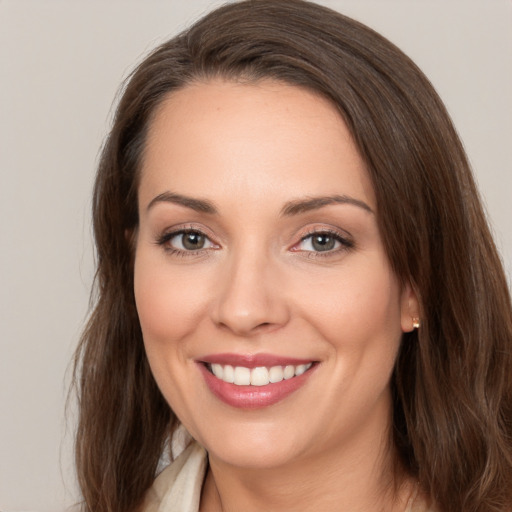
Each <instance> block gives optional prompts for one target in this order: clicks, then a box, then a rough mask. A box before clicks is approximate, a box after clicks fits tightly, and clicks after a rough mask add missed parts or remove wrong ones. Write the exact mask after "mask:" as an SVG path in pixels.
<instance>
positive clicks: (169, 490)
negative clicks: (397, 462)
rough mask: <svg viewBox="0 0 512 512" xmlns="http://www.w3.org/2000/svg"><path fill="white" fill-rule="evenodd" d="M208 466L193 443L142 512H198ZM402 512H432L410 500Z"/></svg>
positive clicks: (163, 476) (157, 482)
mask: <svg viewBox="0 0 512 512" xmlns="http://www.w3.org/2000/svg"><path fill="white" fill-rule="evenodd" d="M207 466H208V463H207V457H206V451H205V449H204V448H202V447H201V446H199V444H197V443H196V442H192V443H191V444H190V445H189V446H188V447H187V448H186V449H185V450H184V451H183V452H182V453H181V455H180V456H179V457H178V458H177V459H176V460H175V461H174V462H173V463H172V464H171V465H170V466H168V467H167V468H165V469H164V470H163V471H162V472H161V473H160V474H159V475H158V477H157V478H156V480H155V482H154V483H153V485H152V487H151V488H150V489H149V491H148V493H147V495H146V498H145V501H144V506H143V507H142V512H198V510H199V500H200V498H201V488H202V486H203V480H204V476H205V473H206V468H207ZM404 512H435V511H434V509H430V508H428V507H427V506H426V505H425V504H424V503H422V502H421V500H419V499H416V497H415V496H412V497H411V499H410V500H409V503H408V504H407V507H406V509H405V511H404Z"/></svg>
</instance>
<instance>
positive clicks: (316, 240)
mask: <svg viewBox="0 0 512 512" xmlns="http://www.w3.org/2000/svg"><path fill="white" fill-rule="evenodd" d="M348 245H349V242H348V241H346V240H344V239H343V238H341V237H340V236H339V235H337V234H333V233H324V232H318V233H311V234H310V235H308V236H305V237H304V238H303V239H302V240H301V241H300V244H298V246H297V248H298V250H299V251H306V252H329V251H336V250H337V249H340V248H341V247H342V246H348Z"/></svg>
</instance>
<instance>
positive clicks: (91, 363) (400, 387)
mask: <svg viewBox="0 0 512 512" xmlns="http://www.w3.org/2000/svg"><path fill="white" fill-rule="evenodd" d="M215 77H221V78H224V79H227V80H235V81H244V82H250V83H253V82H256V81H258V80H262V79H272V80H278V81H282V82H284V83H287V84H292V85H296V86H299V87H305V88H308V89H309V90H312V91H315V92H317V93H318V94H321V95H322V96H324V97H326V98H328V99H329V100H330V101H331V102H332V104H333V105H334V106H335V107H336V108H337V110H338V111H339V113H340V115H341V116H342V118H343V119H344V121H345V123H346V125H347V126H348V128H349V130H350V132H351V134H352V137H353V139H354V141H355V143H356V145H357V147H358V149H359V152H360V155H361V156H362V158H363V159H364V161H365V163H366V167H367V170H368V173H369V175H370V177H371V181H372V184H373V187H374V191H375V195H376V198H377V211H378V222H379V228H380V232H381V235H382V238H383V241H384V246H385V249H386V252H387V255H388V258H389V261H390V262H391V265H392V268H393V269H394V272H395V273H396V275H397V276H398V277H399V279H400V280H401V281H402V282H403V283H410V284H411V286H412V287H413V289H414V290H415V292H416V293H417V296H418V298H419V301H420V307H421V321H422V324H421V329H420V330H419V331H414V332H412V333H408V334H405V335H404V336H403V340H402V346H401V350H400V353H399V356H398V359H397V361H396V367H395V371H394V374H393V377H392V382H391V387H392V392H393V398H394V410H393V433H392V435H393V444H394V446H395V448H396V450H395V451H396V453H397V456H398V458H399V461H400V464H401V467H402V468H403V469H404V470H405V471H406V473H407V474H409V475H411V476H413V477H415V478H416V479H418V481H419V483H420V485H421V488H422V490H423V491H424V492H425V493H426V495H427V496H428V497H429V498H430V499H431V500H432V501H433V502H434V503H435V504H436V507H437V508H438V509H439V511H441V512H448V511H449V512H491V511H494V512H497V511H500V512H504V511H505V510H510V507H511V504H512V307H511V302H510V295H509V290H508V288H507V283H506V278H505V275H504V272H503V268H502V264H501V261H500V258H499V256H498V254H497V251H496V248H495V245H494V243H493V240H492V237H491V235H490V231H489V228H488V224H487V221H486V219H485V215H484V213H483V210H482V206H481V203H480V199H479V195H478V192H477V190H476V187H475V183H474V180H473V177H472V173H471V171H470V168H469V165H468V161H467V158H466V155H465V153H464V150H463V147H462V144H461V142H460V140H459V138H458V136H457V134H456V131H455V129H454V128H453V125H452V123H451V120H450V118H449V116H448V114H447V112H446V109H445V107H444V106H443V104H442V102H441V100H440V99H439V97H438V95H437V94H436V92H435V91H434V89H433V88H432V86H431V84H430V83H429V81H428V80H427V79H426V78H425V76H424V75H423V74H422V72H421V71H420V70H419V69H418V68H417V67H416V65H415V64H414V63H413V62H412V61H411V60H410V59H409V58H408V57H406V56H405V55H404V54H403V53H402V52H401V51H400V50H399V49H398V48H396V47H395V46H394V45H393V44H391V43H390V42H389V41H387V40H386V39H384V38H383V37H382V36H380V35H379V34H377V33H375V32H374V31H373V30H371V29H369V28H367V27H365V26H364V25H362V24H360V23H358V22H356V21H354V20H351V19H349V18H346V17H344V16H342V15H341V14H338V13H336V12H334V11H332V10H329V9H327V8H324V7H320V6H318V5H315V4H312V3H308V2H304V1H301V0H249V1H243V2H238V3H231V4H228V5H226V6H223V7H221V8H219V9H217V10H215V11H213V12H211V13H210V14H208V15H206V16H205V17H204V18H202V19H201V20H200V21H198V22H197V23H196V24H195V25H193V26H192V27H191V28H190V29H189V30H186V31H185V32H183V33H181V34H180V35H178V36H177V37H174V38H173V39H171V40H170V41H168V42H166V43H165V44H163V45H161V46H160V47H159V48H157V49H156V50H155V51H153V52H152V53H151V54H150V55H149V56H148V57H147V58H145V59H144V61H143V62H142V63H141V64H140V65H139V66H138V67H137V68H136V69H135V71H134V72H133V73H132V74H131V76H130V77H129V79H128V81H127V83H126V85H125V87H124V91H123V93H122V97H121V99H120V101H119V104H118V107H117V111H116V115H115V119H114V121H113V126H112V129H111V131H110V134H109V135H108V138H107V139H106V142H105V144H104V147H103V150H102V155H101V159H100V163H99V169H98V172H97V176H96V182H95V188H94V198H93V227H94V236H95V242H96V251H97V273H96V282H95V293H94V295H93V297H94V305H93V309H92V312H91V315H90V319H89V321H88V324H87V326H86V329H85V331H84V333H83V335H82V338H81V342H80V345H79V347H78V350H77V353H76V357H75V383H76V389H77V394H78V399H79V410H80V415H79V423H78V431H77V438H76V463H77V471H78V478H79V483H80V486H81V489H82V494H83V498H84V510H87V511H90V512H131V511H135V510H137V508H138V507H139V506H140V503H141V501H142V499H143V496H144V493H145V492H146V490H147V489H148V487H149V486H150V485H151V483H152V481H153V479H154V477H155V472H156V470H157V464H158V460H159V457H160V456H161V454H162V451H163V450H164V447H165V443H166V440H168V438H169V436H170V435H171V434H172V432H173V431H174V429H175V427H176V426H177V423H178V422H177V419H176V417H175V415H174V414H173V412H172V410H171V409H170V407H169V405H168V404H167V403H166V402H165V400H164V399H163V397H162V395H161V394H160V391H159V390H158V388H157V385H156V384H155V381H154V379H153V377H152V375H151V371H150V369H149V365H148V361H147V359H146V355H145V352H144V347H143V341H142V334H141V329H140V325H139V321H138V317H137V311H136V307H135V302H134V292H133V241H132V240H131V239H130V236H128V234H129V233H131V232H133V231H134V230H135V229H136V227H137V224H138V214H137V188H138V178H139V172H140V168H141V161H142V159H143V157H144V145H145V138H146V134H147V131H148V126H149V125H150V123H151V120H152V116H153V114H154V113H155V109H156V108H157V107H158V106H159V105H160V103H161V102H162V101H163V100H164V99H165V98H166V96H167V95H168V94H169V93H171V92H172V91H176V90H177V89H180V88H183V87H186V86H187V84H191V83H193V82H198V81H202V82H204V81H208V80H209V79H211V78H215Z"/></svg>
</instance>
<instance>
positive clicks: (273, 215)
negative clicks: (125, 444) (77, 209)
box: [135, 81, 415, 467]
mask: <svg viewBox="0 0 512 512" xmlns="http://www.w3.org/2000/svg"><path fill="white" fill-rule="evenodd" d="M139 214H140V226H139V229H138V233H137V245H136V257H135V298H136V303H137V309H138V313H139V318H140V323H141V327H142V332H143V337H144V343H145V347H146V351H147V356H148V359H149V362H150V365H151V368H152V371H153V374H154V376H155V379H156V381H157V383H158V385H159V387H160V389H161V391H162V393H163V394H164V396H165V398H166V400H167V401H168V403H169V404H170V406H171V407H172V409H173V411H174V412H175V413H176V414H177V416H178V417H179V419H180V420H181V421H182V423H183V424H184V425H185V426H186V427H187V429H188V430H189V432H190V433H191V434H192V436H193V437H195V438H196V439H197V440H198V441H199V442H200V443H201V444H203V445H204V446H205V447H206V448H207V450H208V451H209V452H210V458H212V457H213V458H215V459H217V460H219V461H224V462H226V463H229V464H233V465H235V466H240V467H279V466H282V465H285V464H289V463H294V462H298V461H300V460H305V459H306V458H310V459H311V458H313V457H319V458H321V457H322V456H323V454H326V453H335V452H336V451H340V450H345V451H346V449H347V447H348V446H358V445H365V444H366V445H368V443H370V444H371V443H374V442H375V440H376V439H379V440H382V439H383V432H385V431H386V429H387V428H388V427H389V421H390V408H391V405H390V390H389V381H390V375H391V373H392V369H393V365H394V361H395V358H396V355H397V351H398V348H399V344H400V340H401V335H402V332H403V331H408V330H411V329H412V316H414V308H415V302H414V297H412V295H411V292H410V290H409V288H408V287H404V288H403V287H401V286H400V285H399V283H398V281H397V278H396V277H395V275H394V274H393V272H392V271H391V269H390V265H389V262H388V260H387V257H386V254H385V251H384V248H383V244H382V240H381V236H380V233H379V230H378V228H377V215H378V212H377V210H376V202H375V197H374V193H373V189H372V186H371V183H370V180H369V177H368V175H367V172H366V170H365V166H364V164H363V161H362V159H361V158H360V156H359V154H358V152H357V150H356V147H355V145H354V143H353V141H352V139H351V137H350V134H349V132H348V130H347V128H346V126H345V124H344V122H343V121H342V118H341V117H340V116H339V114H338V113H337V112H336V110H335V108H334V107H333V106H332V105H331V104H330V103H329V102H328V101H327V100H325V99H322V98H320V97H319V96H317V95H315V94H313V93H311V92H309V91H306V90H303V89H301V88H298V87H294V86H288V85H283V84H280V83H275V82H270V81H263V82H258V83H256V84H253V85H247V84H234V83H230V82H221V81H216V82H209V83H202V84H197V85H190V86H187V87H186V88H184V89H182V90H180V91H178V92H175V93H173V94H172V95H170V96H169V97H168V98H167V99H166V100H165V101H164V103H163V104H162V105H161V106H160V108H159V110H158V111H157V113H156V116H155V117H154V120H153V122H152V124H151V126H150V130H149V134H148V140H147V146H146V152H145V156H144V162H143V167H142V171H141V180H140V188H139ZM372 450H375V444H372Z"/></svg>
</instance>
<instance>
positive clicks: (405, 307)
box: [401, 283, 421, 332]
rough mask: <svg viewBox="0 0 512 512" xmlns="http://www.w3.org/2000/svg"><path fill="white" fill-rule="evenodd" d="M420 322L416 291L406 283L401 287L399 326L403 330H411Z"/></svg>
mask: <svg viewBox="0 0 512 512" xmlns="http://www.w3.org/2000/svg"><path fill="white" fill-rule="evenodd" d="M420 323H421V318H420V303H419V300H418V296H417V294H416V292H415V291H414V290H413V289H412V286H411V285H410V284H409V283H407V284H405V286H404V287H403V289H402V296H401V326H402V331H403V332H411V331H413V330H414V329H416V328H418V327H419V325H420Z"/></svg>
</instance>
